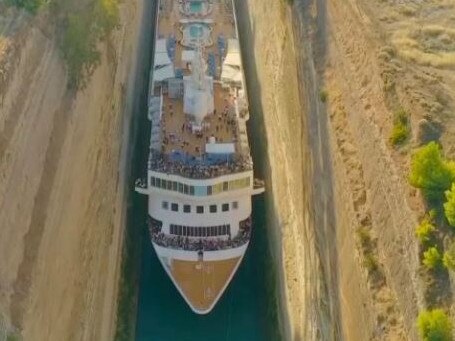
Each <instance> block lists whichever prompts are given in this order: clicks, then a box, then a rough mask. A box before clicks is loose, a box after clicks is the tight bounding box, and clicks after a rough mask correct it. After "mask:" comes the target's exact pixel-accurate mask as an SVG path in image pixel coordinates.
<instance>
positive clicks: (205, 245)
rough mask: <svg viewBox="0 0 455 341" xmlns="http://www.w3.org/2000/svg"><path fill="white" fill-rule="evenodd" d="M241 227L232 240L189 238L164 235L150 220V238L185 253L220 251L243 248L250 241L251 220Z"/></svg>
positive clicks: (246, 220) (247, 220) (163, 245)
mask: <svg viewBox="0 0 455 341" xmlns="http://www.w3.org/2000/svg"><path fill="white" fill-rule="evenodd" d="M155 222H156V221H155ZM239 227H240V230H239V233H238V234H237V235H236V236H235V237H234V238H232V239H231V238H227V239H226V238H224V239H223V238H219V237H218V238H212V237H209V238H207V237H204V238H202V237H189V236H181V235H170V234H164V233H163V232H162V230H161V226H158V225H157V224H155V223H154V222H153V220H149V232H150V237H151V239H152V241H153V242H154V243H155V244H157V245H159V246H162V247H165V248H171V249H176V250H184V251H219V250H228V249H234V248H237V247H240V246H243V245H245V244H246V243H247V242H248V241H249V240H250V236H251V218H248V219H245V220H243V221H242V222H240V224H239Z"/></svg>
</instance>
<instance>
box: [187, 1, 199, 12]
mask: <svg viewBox="0 0 455 341" xmlns="http://www.w3.org/2000/svg"><path fill="white" fill-rule="evenodd" d="M201 11H202V2H200V1H192V2H190V12H191V13H193V14H196V13H200V12H201Z"/></svg>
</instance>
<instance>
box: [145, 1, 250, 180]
mask: <svg viewBox="0 0 455 341" xmlns="http://www.w3.org/2000/svg"><path fill="white" fill-rule="evenodd" d="M157 31H158V32H157V38H158V40H157V42H158V43H159V42H161V45H160V47H157V49H160V51H161V52H162V53H161V55H160V56H159V57H160V58H157V56H158V55H157V52H155V66H154V67H155V70H154V73H155V74H156V75H154V79H153V82H152V89H151V91H152V93H151V100H150V101H149V102H150V103H153V105H151V104H149V105H150V106H149V117H150V118H151V120H152V125H153V128H152V137H151V149H152V150H151V153H150V159H149V161H150V162H149V169H152V170H158V171H160V169H157V168H160V167H161V166H162V164H163V162H164V163H167V164H168V163H171V167H167V168H168V169H172V170H177V172H178V170H179V169H181V167H172V164H175V163H178V164H180V165H181V164H184V165H185V164H186V163H187V161H191V167H197V166H198V165H200V166H203V167H211V166H216V167H218V168H219V167H220V166H222V165H223V164H226V165H227V166H228V168H227V169H225V170H226V171H227V172H228V173H229V172H230V171H231V170H233V171H234V170H235V169H241V170H244V169H251V166H252V165H251V160H250V151H249V145H248V138H247V133H246V121H247V119H248V117H249V116H248V108H247V103H246V99H245V93H244V90H243V77H239V75H241V74H242V69H241V62H240V56H238V57H237V60H238V61H237V63H238V64H236V65H232V66H231V65H228V66H226V67H225V68H226V69H229V70H228V71H230V73H229V75H228V77H232V78H234V76H232V75H233V74H234V75H235V77H237V78H236V79H229V78H228V80H227V81H226V78H222V76H223V72H224V70H223V67H224V66H223V62H225V60H226V57H227V53H228V46H227V44H228V42H231V41H233V42H234V43H237V51H238V55H240V51H239V49H238V40H237V34H236V28H235V20H234V16H233V9H232V3H231V1H227V0H220V1H196V2H194V1H187V0H162V1H161V3H160V12H159V17H158V30H157ZM158 43H157V44H158ZM233 45H235V44H233ZM164 46H165V47H164ZM162 55H164V56H162ZM198 58H199V60H198ZM158 59H159V60H162V62H161V61H157V60H158ZM166 63H167V64H166ZM232 70H234V71H232ZM198 72H199V76H198ZM162 74H163V75H162ZM226 74H227V73H226V72H225V73H224V75H226ZM198 77H199V78H198ZM224 77H225V76H224ZM188 83H191V84H190V86H193V87H194V86H195V84H196V87H197V86H200V88H197V89H196V90H195V92H196V95H195V98H190V99H188V98H185V96H187V92H190V91H187V88H188V87H190V86H187V84H188ZM190 90H191V89H190ZM204 91H205V93H206V94H208V96H209V97H210V98H209V99H208V100H207V101H205V98H203V101H202V102H201V101H199V102H198V100H200V98H197V95H198V92H199V93H201V92H204ZM206 94H204V93H203V95H206ZM204 101H205V102H204ZM194 103H196V104H194ZM201 103H202V105H201ZM207 103H209V104H208V105H206V104H207ZM193 104H194V107H191V105H193ZM151 107H153V108H152V109H150V108H151ZM188 108H190V110H189V109H188ZM201 108H202V109H201ZM204 109H206V111H207V112H206V114H204V115H199V114H198V112H197V111H198V110H199V111H204ZM191 110H194V112H188V111H191ZM195 112H196V114H195ZM195 127H196V128H197V129H196V128H195ZM208 144H212V147H213V146H215V147H214V149H218V150H221V149H230V151H231V152H230V154H231V155H230V157H229V158H223V157H221V158H219V157H218V158H216V159H215V160H214V158H213V155H212V158H210V157H209V158H208V157H207V155H208V151H207V145H208ZM215 154H216V152H215ZM221 154H222V153H221ZM218 156H219V155H218ZM161 159H163V160H161ZM233 163H235V164H237V166H238V165H241V166H240V167H237V166H236V165H234V167H233V165H232V164H233ZM225 173H226V172H225ZM206 174H210V176H212V175H213V172H212V171H209V172H206Z"/></svg>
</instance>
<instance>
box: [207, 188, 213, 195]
mask: <svg viewBox="0 0 455 341" xmlns="http://www.w3.org/2000/svg"><path fill="white" fill-rule="evenodd" d="M207 195H212V186H207Z"/></svg>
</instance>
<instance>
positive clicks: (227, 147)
mask: <svg viewBox="0 0 455 341" xmlns="http://www.w3.org/2000/svg"><path fill="white" fill-rule="evenodd" d="M205 152H206V153H208V154H234V153H235V145H234V143H206V144H205Z"/></svg>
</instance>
